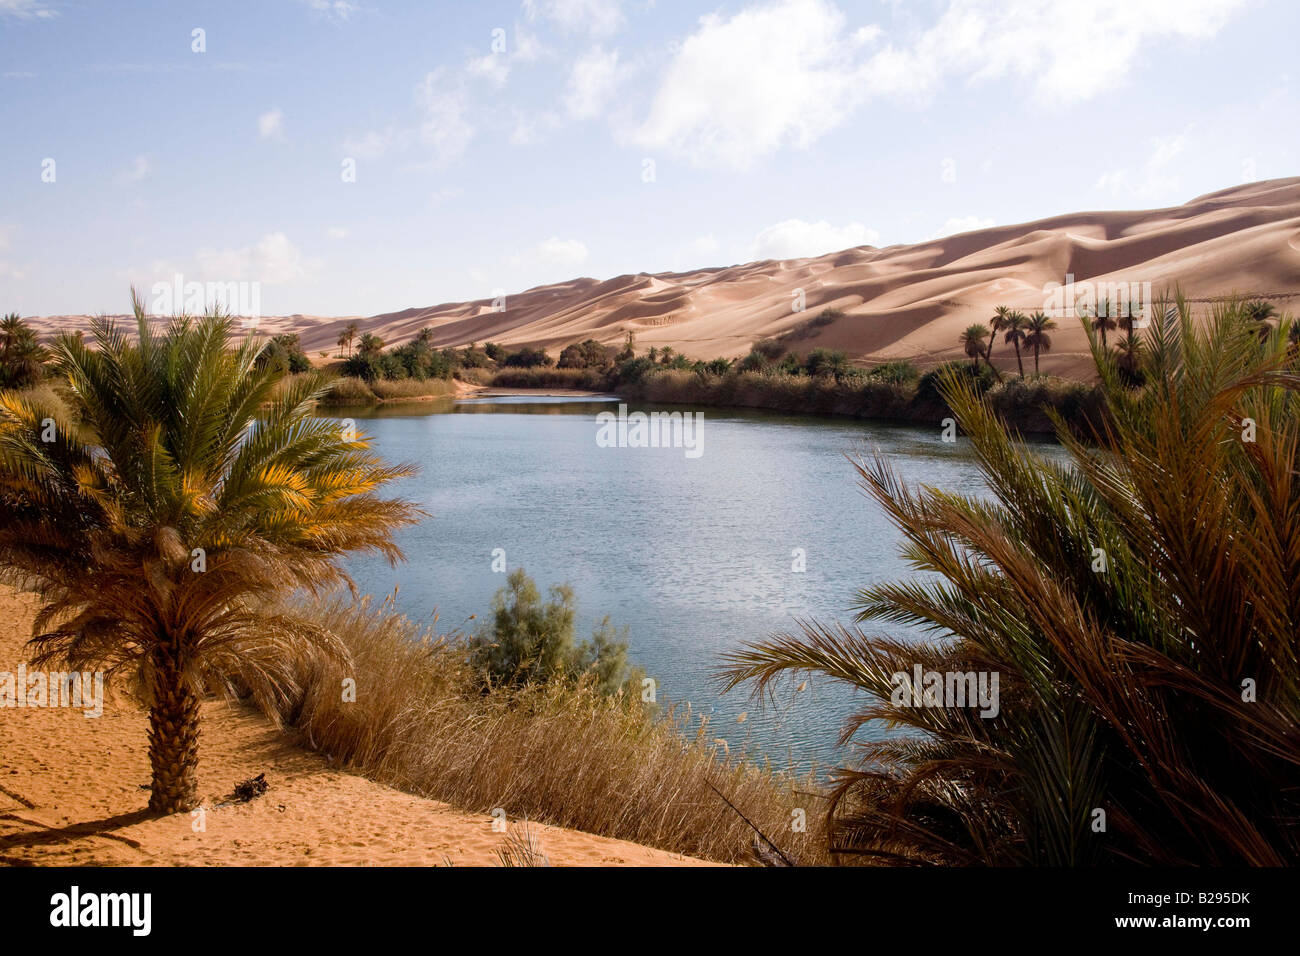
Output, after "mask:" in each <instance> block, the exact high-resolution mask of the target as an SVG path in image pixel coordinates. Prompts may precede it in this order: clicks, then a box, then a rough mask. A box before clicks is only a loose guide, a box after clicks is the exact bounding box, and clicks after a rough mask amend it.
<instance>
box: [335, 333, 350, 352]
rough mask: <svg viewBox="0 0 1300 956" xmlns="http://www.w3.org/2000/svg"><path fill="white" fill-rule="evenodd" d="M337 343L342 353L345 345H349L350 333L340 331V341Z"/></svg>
mask: <svg viewBox="0 0 1300 956" xmlns="http://www.w3.org/2000/svg"><path fill="white" fill-rule="evenodd" d="M335 344H337V345H338V347H339V355H342V354H343V349H344V347H345V346H347V345H348V334H347V333H346V332H340V333H339V337H338V342H337V343H335Z"/></svg>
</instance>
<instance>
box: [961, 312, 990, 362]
mask: <svg viewBox="0 0 1300 956" xmlns="http://www.w3.org/2000/svg"><path fill="white" fill-rule="evenodd" d="M988 337H989V327H988V326H987V325H985V324H984V323H983V322H975V323H973V324H972V325H968V326H966V331H964V332H962V334H961V343H962V348H963V351H965V353H966V357H967V358H968V359H970V360H971V362H970V364H971V368H979V364H980V359H981V358H984V345H985V341H986V340H987V339H988Z"/></svg>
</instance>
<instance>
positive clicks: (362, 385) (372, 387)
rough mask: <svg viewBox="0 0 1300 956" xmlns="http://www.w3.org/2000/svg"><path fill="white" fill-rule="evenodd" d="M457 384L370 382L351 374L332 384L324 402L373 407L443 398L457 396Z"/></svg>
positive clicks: (431, 380)
mask: <svg viewBox="0 0 1300 956" xmlns="http://www.w3.org/2000/svg"><path fill="white" fill-rule="evenodd" d="M455 391H456V383H455V382H453V381H451V380H450V379H442V378H426V379H416V378H402V379H376V380H375V381H373V382H367V381H365V380H364V379H360V378H355V377H353V376H349V375H340V376H339V377H338V378H335V379H332V380H331V381H330V383H329V391H328V392H327V393H326V394H325V396H324V397H323V398H322V399H321V401H320V404H321V405H323V406H331V407H332V406H342V405H374V404H377V403H379V402H390V401H401V400H402V399H417V398H441V397H443V396H447V395H452V394H455Z"/></svg>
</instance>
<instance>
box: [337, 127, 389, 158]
mask: <svg viewBox="0 0 1300 956" xmlns="http://www.w3.org/2000/svg"><path fill="white" fill-rule="evenodd" d="M398 138H399V134H398V132H397V130H396V129H395V128H394V127H392V126H389V127H388V128H387V129H382V130H371V131H369V132H367V133H364V134H362V135H361V136H360V137H357V138H352V137H349V138H348V139H345V140H344V141H343V152H344V153H346V154H347V155H348V156H352V157H355V158H359V159H378V158H379V157H381V156H383V155H384V153H386V152H388V150H389V149H390V148H391V147H392V146H393V143H394V142H396V141H397V139H398Z"/></svg>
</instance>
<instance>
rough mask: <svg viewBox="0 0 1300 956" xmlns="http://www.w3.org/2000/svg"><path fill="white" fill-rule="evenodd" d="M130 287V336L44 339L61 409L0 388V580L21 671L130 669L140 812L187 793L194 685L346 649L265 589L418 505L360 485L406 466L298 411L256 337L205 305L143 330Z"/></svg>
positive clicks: (385, 547) (386, 543)
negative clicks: (28, 632)
mask: <svg viewBox="0 0 1300 956" xmlns="http://www.w3.org/2000/svg"><path fill="white" fill-rule="evenodd" d="M132 299H133V305H134V311H135V320H136V331H135V336H134V339H132V337H129V336H128V335H127V334H126V332H125V331H124V330H123V329H122V328H120V327H119V326H118V325H116V324H115V323H114V322H113V321H112V320H110V319H103V318H101V319H96V320H93V321H92V323H91V329H92V331H93V333H94V337H95V339H96V343H95V347H94V348H88V347H87V346H86V345H85V344H83V343H82V342H79V341H77V340H76V339H75V338H73V337H71V336H63V337H61V338H60V339H59V340H58V342H57V344H56V345H55V348H54V353H55V363H56V367H57V369H58V371H59V373H60V374H61V375H63V376H64V377H65V378H66V380H67V383H68V385H69V388H70V390H71V405H72V413H73V419H71V420H70V419H68V418H66V417H65V413H64V412H63V411H62V410H61V409H57V408H53V407H44V406H42V405H41V404H38V403H35V402H29V401H26V400H24V399H22V398H20V397H19V396H18V395H17V394H16V393H14V392H0V579H3V580H5V581H6V582H8V583H11V584H17V585H20V586H23V587H26V588H28V589H31V590H34V591H35V592H36V593H37V594H38V595H39V596H40V598H41V602H42V607H41V609H40V612H39V613H38V615H37V617H36V621H35V624H34V627H33V633H34V634H35V636H34V637H33V640H32V646H33V648H34V662H35V663H36V664H38V665H44V664H54V665H59V666H63V667H68V668H71V669H73V670H104V671H105V672H106V673H107V674H109V675H110V676H111V675H115V674H121V675H122V676H126V677H129V678H131V679H132V681H133V684H134V686H135V688H136V689H137V691H138V692H139V693H140V695H141V696H142V698H143V700H144V701H145V702H146V703H147V704H148V707H149V762H150V767H151V769H152V785H151V786H152V793H151V796H150V799H149V806H150V808H151V809H152V810H154V811H156V812H159V813H174V812H178V811H182V810H187V809H190V808H192V807H193V806H194V805H195V804H196V801H197V799H198V797H197V793H198V791H197V777H196V775H197V767H198V739H199V713H200V702H201V698H202V696H203V694H204V693H205V691H206V690H208V689H214V688H216V687H219V686H221V684H222V683H223V682H224V683H227V686H228V682H229V681H230V680H231V679H232V677H237V678H238V679H239V680H240V681H241V682H243V683H244V684H245V685H246V686H248V687H250V688H252V689H254V690H257V691H258V692H259V693H263V694H266V695H269V696H272V697H275V696H279V697H283V695H286V694H289V693H291V692H292V691H293V687H292V676H291V675H292V674H293V668H292V666H291V662H292V660H293V659H294V658H295V656H297V655H300V654H310V653H326V654H333V655H337V656H341V657H344V658H345V657H346V655H345V652H344V651H343V649H342V645H341V644H339V643H338V642H337V641H336V640H334V639H333V637H332V636H331V635H330V634H329V633H327V632H325V631H324V630H322V629H321V628H320V627H318V626H314V625H311V624H309V623H306V622H304V621H302V620H300V619H298V618H297V617H295V616H294V615H292V614H290V613H288V612H285V611H282V610H275V609H274V605H272V604H271V603H270V602H271V600H272V599H274V598H275V597H277V596H278V595H282V594H283V593H284V592H286V591H288V590H293V589H304V590H305V591H307V592H312V593H318V592H320V591H321V589H322V588H326V587H332V586H335V585H337V584H338V583H340V582H346V581H347V576H346V574H345V572H344V571H343V570H342V569H341V568H340V567H339V565H338V563H337V561H338V559H339V558H340V557H341V556H342V555H344V554H346V553H347V552H350V551H358V550H360V551H371V552H377V553H379V554H382V555H384V556H385V557H387V558H388V559H389V560H390V561H393V562H395V561H397V560H398V559H400V558H401V556H402V555H401V552H400V550H399V549H398V548H397V546H396V545H395V544H394V543H393V540H392V531H393V530H394V529H395V528H397V527H399V526H401V525H405V524H410V523H412V522H414V521H415V520H416V519H417V517H418V515H419V512H418V511H417V510H416V509H414V508H413V507H412V506H411V505H410V504H408V503H406V502H404V501H401V500H393V499H385V498H381V497H379V496H378V495H377V494H376V492H377V491H378V490H379V489H380V488H381V487H382V486H384V485H385V484H387V483H388V482H390V481H392V480H393V479H396V478H401V477H404V476H407V475H410V474H411V473H412V471H413V469H412V468H410V467H409V466H395V467H394V466H388V465H385V464H384V463H383V462H382V461H381V460H380V459H379V458H377V457H376V456H375V455H373V454H372V453H371V452H370V450H369V443H368V441H367V440H366V439H364V438H356V437H353V436H351V435H349V434H347V433H341V432H340V430H339V428H338V425H337V423H335V422H332V421H330V420H328V419H324V418H316V417H313V415H312V411H313V408H314V406H315V402H316V399H318V398H319V397H320V396H321V395H322V394H323V393H324V391H325V387H324V384H323V382H322V380H321V379H319V378H318V377H316V376H313V375H304V376H300V377H298V378H296V379H294V380H291V381H289V382H287V383H284V384H283V385H282V384H281V379H282V378H283V372H281V371H279V370H278V369H277V368H276V367H275V363H266V364H265V366H264V367H263V368H258V365H257V361H256V360H257V356H258V353H259V351H260V350H261V348H262V344H261V343H259V342H257V341H254V340H252V339H251V337H250V338H246V339H244V340H243V341H241V342H239V343H238V344H237V345H236V344H234V338H233V336H232V330H233V325H232V322H231V320H230V319H229V318H228V317H225V316H220V315H217V314H215V313H212V314H209V315H207V316H205V317H203V318H201V319H197V320H196V319H191V318H187V317H180V318H176V319H173V320H171V322H170V324H169V325H168V326H167V327H166V329H165V330H163V331H162V332H161V334H159V331H158V330H155V329H154V328H152V327H151V326H150V324H149V321H148V319H147V317H146V315H145V311H144V308H143V306H142V305H141V302H140V300H139V298H138V296H136V295H135V294H134V292H133V294H132ZM46 419H54V421H55V423H56V430H55V432H56V433H55V434H54V436H53V439H54V440H53V441H45V440H43V439H44V438H46V437H49V436H48V433H47V432H46V429H45V426H44V425H43V423H44V422H45V420H46ZM74 422H75V424H74Z"/></svg>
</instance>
